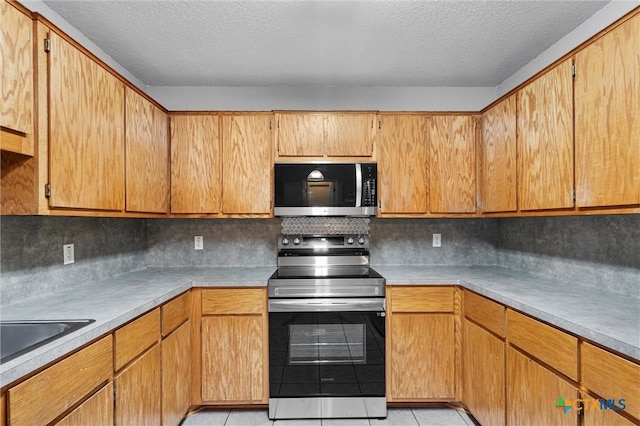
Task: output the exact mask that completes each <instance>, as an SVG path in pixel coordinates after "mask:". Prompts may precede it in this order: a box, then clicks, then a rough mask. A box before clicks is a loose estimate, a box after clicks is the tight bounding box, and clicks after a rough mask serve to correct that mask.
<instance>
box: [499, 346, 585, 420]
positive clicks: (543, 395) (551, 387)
mask: <svg viewBox="0 0 640 426" xmlns="http://www.w3.org/2000/svg"><path fill="white" fill-rule="evenodd" d="M559 397H562V398H564V399H565V400H569V401H573V400H575V399H577V398H578V391H577V390H576V389H575V388H574V387H573V386H572V385H571V384H569V383H568V382H566V381H564V380H563V379H562V378H560V377H559V376H557V375H556V374H554V373H552V372H551V371H550V370H547V369H546V368H544V367H543V366H541V365H540V364H538V363H537V362H535V361H533V360H532V359H530V358H528V357H527V356H525V355H523V354H522V353H520V352H518V351H517V350H516V349H514V348H512V347H509V348H508V349H507V424H508V425H560V426H576V425H577V424H578V415H577V411H576V410H575V409H571V410H569V411H568V412H567V413H565V412H564V410H563V409H561V408H557V407H556V406H555V405H556V403H557V402H558V398H559Z"/></svg>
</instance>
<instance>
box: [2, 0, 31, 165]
mask: <svg viewBox="0 0 640 426" xmlns="http://www.w3.org/2000/svg"><path fill="white" fill-rule="evenodd" d="M0 22H1V25H0V57H1V58H2V76H1V77H0V78H1V82H2V87H1V88H0V90H1V92H0V95H1V96H2V105H1V106H0V107H1V110H0V127H1V130H2V132H1V133H0V135H1V137H0V140H1V141H2V143H1V144H0V148H2V149H3V150H8V151H12V152H17V153H20V154H26V155H33V132H34V103H35V98H34V90H33V72H34V71H33V38H34V37H33V34H32V33H33V26H32V20H31V18H30V17H29V16H27V15H25V14H23V13H22V12H20V11H19V10H18V9H16V8H15V7H14V6H12V5H11V4H9V3H8V2H6V1H4V0H3V1H2V2H1V3H0ZM5 130H7V131H5Z"/></svg>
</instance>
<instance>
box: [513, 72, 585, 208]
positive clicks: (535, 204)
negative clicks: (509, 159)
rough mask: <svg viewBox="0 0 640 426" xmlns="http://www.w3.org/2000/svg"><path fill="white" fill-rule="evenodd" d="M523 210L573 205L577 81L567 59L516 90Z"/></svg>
mask: <svg viewBox="0 0 640 426" xmlns="http://www.w3.org/2000/svg"><path fill="white" fill-rule="evenodd" d="M517 98H518V103H517V111H518V113H517V115H518V124H517V125H518V136H517V144H518V148H517V149H518V171H519V176H518V185H519V204H520V206H519V207H520V209H521V210H545V209H561V208H571V207H573V204H574V203H573V82H572V74H571V61H570V60H566V61H564V62H562V63H561V64H559V65H557V66H556V67H554V68H552V69H551V70H550V71H548V72H547V73H545V74H544V75H542V76H541V77H539V78H537V79H535V80H534V81H533V82H531V83H530V84H529V85H527V86H525V87H524V88H523V89H521V90H520V91H519V92H518V93H517Z"/></svg>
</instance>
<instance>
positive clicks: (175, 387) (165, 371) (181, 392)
mask: <svg viewBox="0 0 640 426" xmlns="http://www.w3.org/2000/svg"><path fill="white" fill-rule="evenodd" d="M190 406H191V323H190V322H189V321H187V322H186V323H184V324H182V325H181V326H180V327H179V328H178V329H177V330H176V331H174V332H173V333H171V334H170V335H169V336H168V337H167V338H166V339H165V340H163V341H162V424H163V425H177V424H179V423H180V421H181V420H182V418H183V417H184V415H185V414H186V413H187V411H188V410H189V407H190Z"/></svg>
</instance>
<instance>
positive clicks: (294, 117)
mask: <svg viewBox="0 0 640 426" xmlns="http://www.w3.org/2000/svg"><path fill="white" fill-rule="evenodd" d="M276 121H277V123H278V155H280V156H283V157H322V156H323V155H324V153H325V144H324V114H288V113H287V114H276Z"/></svg>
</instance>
